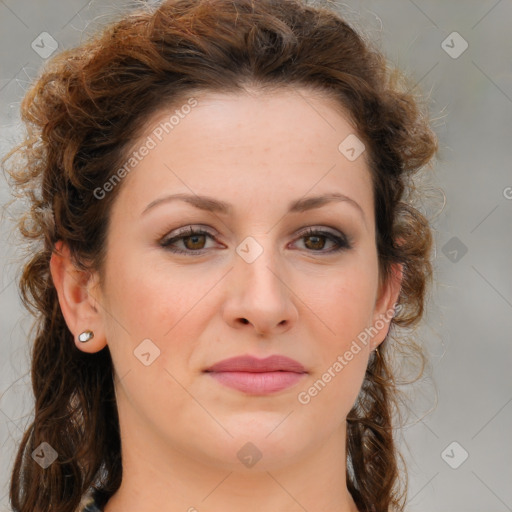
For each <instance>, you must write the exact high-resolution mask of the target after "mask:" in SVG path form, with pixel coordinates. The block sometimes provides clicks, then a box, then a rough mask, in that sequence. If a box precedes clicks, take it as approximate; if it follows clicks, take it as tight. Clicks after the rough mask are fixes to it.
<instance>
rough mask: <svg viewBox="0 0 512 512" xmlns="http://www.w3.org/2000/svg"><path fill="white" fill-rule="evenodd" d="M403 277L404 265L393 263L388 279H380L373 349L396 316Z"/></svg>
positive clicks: (383, 338)
mask: <svg viewBox="0 0 512 512" xmlns="http://www.w3.org/2000/svg"><path fill="white" fill-rule="evenodd" d="M402 279H403V265H402V264H399V263H394V264H392V265H391V272H390V276H389V278H388V279H387V280H386V281H382V280H381V281H380V283H379V292H378V294H377V301H376V303H375V309H374V313H373V322H372V326H373V332H374V333H375V335H374V336H372V345H371V349H372V350H373V349H375V348H377V347H378V346H379V345H380V344H381V343H382V342H383V341H384V340H385V339H386V336H387V334H388V332H389V327H390V324H391V319H392V318H393V316H394V311H395V305H396V302H397V301H398V297H399V295H400V289H401V286H402Z"/></svg>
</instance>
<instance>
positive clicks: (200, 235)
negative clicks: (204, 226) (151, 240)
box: [160, 227, 213, 255]
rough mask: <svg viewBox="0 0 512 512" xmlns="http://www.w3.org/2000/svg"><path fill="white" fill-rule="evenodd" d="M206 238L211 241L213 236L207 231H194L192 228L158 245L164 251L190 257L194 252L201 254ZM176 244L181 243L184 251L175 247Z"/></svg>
mask: <svg viewBox="0 0 512 512" xmlns="http://www.w3.org/2000/svg"><path fill="white" fill-rule="evenodd" d="M207 237H210V238H212V239H213V235H212V234H210V233H209V232H208V231H204V230H194V229H193V228H192V227H189V228H188V229H186V230H183V231H181V233H179V234H178V235H176V236H173V237H171V238H167V239H164V240H163V241H161V242H160V245H161V246H162V247H164V248H165V249H166V250H169V251H171V252H174V253H178V254H190V255H192V254H193V253H194V252H195V253H198V254H202V252H200V251H203V250H204V249H205V245H206V239H207ZM177 242H182V243H183V246H184V249H180V248H177V247H175V244H176V243H177Z"/></svg>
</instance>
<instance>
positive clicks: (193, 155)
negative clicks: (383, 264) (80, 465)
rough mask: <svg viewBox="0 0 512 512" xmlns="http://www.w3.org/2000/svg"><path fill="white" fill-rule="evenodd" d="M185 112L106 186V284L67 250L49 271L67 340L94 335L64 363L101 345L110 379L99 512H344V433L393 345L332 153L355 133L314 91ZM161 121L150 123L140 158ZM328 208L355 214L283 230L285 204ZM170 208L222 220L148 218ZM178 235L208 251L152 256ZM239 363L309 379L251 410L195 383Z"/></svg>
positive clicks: (373, 265) (211, 384)
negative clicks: (115, 430)
mask: <svg viewBox="0 0 512 512" xmlns="http://www.w3.org/2000/svg"><path fill="white" fill-rule="evenodd" d="M195 97H196V98H197V100H198V105H197V106H196V107H195V108H193V109H192V110H191V112H190V113H189V114H188V115H187V116H186V117H185V118H184V119H183V120H180V123H179V124H178V125H177V126H175V127H174V129H173V130H172V132H170V133H169V135H167V136H166V137H165V138H164V139H163V140H162V141H161V142H159V143H158V145H157V146H156V147H155V148H154V149H152V150H151V151H150V152H149V154H148V155H147V156H146V157H145V158H144V159H143V160H142V161H141V162H140V163H139V164H138V165H137V167H136V169H135V170H133V171H132V172H131V173H130V174H129V175H128V176H126V177H125V178H124V180H123V182H122V183H121V185H118V186H122V188H121V190H120V194H119V196H118V197H117V198H116V201H115V202H114V205H113V209H112V211H111V218H110V226H109V232H108V243H107V259H106V265H105V280H104V282H103V283H102V284H100V280H99V276H98V274H97V273H96V272H93V273H92V274H90V275H87V274H84V273H82V272H80V271H79V270H77V269H76V268H75V267H74V266H73V265H72V263H71V261H70V259H69V252H68V250H67V247H66V246H65V245H63V244H60V243H59V244H58V245H57V249H58V250H57V251H56V252H55V253H54V255H53V256H52V260H51V272H52V276H53V279H54V282H55V286H56V288H57V291H58V296H59V301H60V305H61V309H62V312H63V314H64V317H65V319H66V322H67V325H68V326H69V329H70V331H71V332H72V333H73V334H74V336H75V340H76V339H77V337H78V335H79V333H81V332H82V331H84V330H86V329H90V330H92V331H94V338H93V339H92V340H91V341H89V342H88V343H79V342H78V341H75V343H76V346H77V347H78V348H79V349H80V350H83V351H84V352H96V351H99V350H101V349H103V348H104V347H105V345H107V344H108V349H109V350H110V352H111V354H112V358H113V361H114V366H115V385H116V395H117V403H118V409H119V416H120V427H121V438H122V457H123V482H122V485H121V487H120V489H119V490H118V492H117V493H116V494H115V495H114V496H113V497H112V498H111V499H110V501H109V502H108V504H107V505H106V508H105V511H106V512H121V511H123V512H135V511H139V510H144V511H145V512H157V511H158V512H161V511H164V510H165V511H168V512H177V511H181V512H182V511H189V512H193V511H195V510H197V511H209V512H220V511H222V512H231V511H233V512H234V511H240V510H245V511H248V512H260V511H261V510H275V511H283V512H285V511H286V512H299V511H301V512H303V510H304V509H306V510H308V511H310V512H314V511H327V510H329V511H340V512H355V511H357V508H356V506H355V504H354V502H353V500H352V497H351V495H350V493H349V492H348V490H347V488H346V485H345V479H346V466H345V458H346V454H345V437H346V416H347V414H348V412H349V411H350V409H351V408H352V406H353V404H354V402H355V400H356V398H357V395H358V393H359V390H360V388H361V384H362V382H363V377H364V372H365V369H366V366H367V364H368V358H369V356H370V353H371V350H373V349H374V348H376V347H377V346H378V345H379V343H381V342H382V341H383V340H384V338H385V336H386V334H387V332H388V329H389V317H386V316H385V315H386V312H389V310H390V309H391V308H393V305H394V304H395V303H396V301H397V299H398V294H399V291H400V281H401V269H400V268H399V267H397V268H396V272H395V274H394V276H395V277H394V278H393V279H390V280H389V281H388V282H386V283H381V282H380V280H379V270H378V258H377V251H376V245H375V222H374V218H373V200H374V199H373V193H372V186H371V177H370V173H369V169H368V165H367V161H366V154H365V153H363V154H362V155H361V156H360V157H359V158H357V159H356V160H354V161H349V160H348V159H347V158H346V157H345V156H344V155H343V154H342V153H341V152H340V151H339V150H338V146H339V144H340V142H341V141H343V140H344V139H345V138H346V137H347V136H348V135H349V134H353V133H355V130H354V128H353V127H352V126H351V125H350V123H349V122H348V121H347V119H346V117H345V116H343V115H342V113H341V112H340V110H339V108H338V107H337V105H336V104H335V103H334V102H333V100H332V99H329V98H325V97H321V96H319V95H318V94H315V93H313V92H312V91H308V90H305V89H299V90H288V89H281V90H277V91H274V92H271V93H269V92H268V91H267V92H265V93H262V92H257V91H255V90H252V91H250V92H248V93H243V94H232V93H231V94H221V93H211V92H209V93H203V94H201V95H196V96H195ZM173 112H174V108H173V109H170V108H166V109H162V110H161V111H160V112H158V113H157V114H156V115H155V116H153V117H152V118H151V119H150V120H149V122H148V127H150V128H149V130H147V131H146V133H145V135H144V136H142V137H141V138H140V141H139V142H140V144H139V146H140V145H141V144H142V143H143V142H144V141H145V140H146V138H147V135H148V134H151V130H152V129H154V127H156V126H158V124H159V123H160V122H161V121H162V120H165V119H168V118H169V115H170V114H172V113H173ZM135 147H137V144H136V145H135ZM331 192H339V193H341V194H344V195H346V196H348V197H350V198H351V199H352V200H353V201H355V202H357V203H358V205H359V206H360V209H361V211H359V208H357V207H356V206H354V205H353V204H352V203H351V202H349V201H341V202H331V203H328V204H327V205H324V206H323V207H321V208H317V209H312V210H309V211H304V212H302V213H287V208H288V204H289V203H290V202H291V201H293V200H296V199H301V198H304V197H305V196H307V197H311V196H316V195H321V194H323V193H331ZM174 193H189V194H193V195H194V194H197V195H208V196H210V197H213V198H216V199H219V200H222V201H226V202H229V203H231V204H232V212H231V213H229V214H227V215H225V214H221V213H211V212H207V211H202V210H199V209H196V208H194V207H193V206H192V205H190V204H187V203H185V202H182V201H173V202H164V203H161V204H159V205H157V206H154V207H153V208H150V209H149V210H148V211H147V212H146V213H145V214H142V212H143V211H144V209H145V208H146V206H147V205H148V204H149V203H151V202H152V201H154V200H155V199H157V198H160V197H163V196H166V195H169V194H174ZM189 225H194V226H196V227H204V228H207V229H208V230H209V231H210V232H211V233H213V235H214V237H213V238H211V237H209V236H206V237H203V236H200V237H199V238H198V239H194V240H191V239H188V241H187V240H186V239H185V240H183V239H182V240H181V241H177V242H175V243H174V247H178V248H180V249H182V250H188V251H189V254H191V255H180V254H174V253H172V252H170V251H169V249H165V248H163V247H161V245H159V241H160V240H161V239H162V238H163V237H164V236H165V235H167V234H169V233H176V231H177V229H178V228H181V227H187V226H189ZM198 225H200V226H198ZM308 227H314V228H318V229H324V230H328V231H330V232H333V233H334V234H338V235H340V234H343V233H344V234H346V235H347V236H349V237H350V240H351V241H352V247H351V248H350V249H345V250H341V251H339V252H330V250H331V249H332V248H335V247H336V246H337V245H336V242H333V241H330V240H329V238H327V237H322V236H321V237H320V239H317V238H315V237H314V236H313V237H311V236H310V237H304V236H300V235H301V231H302V230H303V229H304V228H308ZM249 236H250V237H253V238H254V239H255V240H256V241H257V243H258V244H259V246H260V247H261V249H262V251H263V252H262V253H261V254H260V255H259V256H258V257H257V258H256V259H255V261H253V262H251V263H248V262H247V261H246V260H244V259H243V258H242V257H240V256H239V254H238V253H237V252H236V248H237V247H238V246H239V245H240V244H242V242H243V241H244V240H245V238H246V237H249ZM242 246H243V244H242ZM250 250H254V247H253V248H252V249H250ZM193 251H196V252H198V251H199V252H202V253H203V254H202V255H199V256H198V255H194V254H192V253H193ZM378 319H383V321H382V322H380V323H379V325H381V326H382V327H381V328H380V329H377V332H376V334H375V336H373V337H372V338H371V340H370V341H369V342H368V343H367V344H366V345H361V350H360V351H359V352H358V353H357V355H355V356H354V357H353V359H352V360H351V361H350V362H349V363H348V364H347V365H346V366H345V367H344V368H343V370H342V371H341V372H339V373H337V374H336V376H335V377H334V378H332V379H331V381H330V382H329V383H328V384H327V385H326V386H325V387H324V388H323V389H322V390H321V392H319V393H318V394H317V396H315V397H313V398H311V401H310V402H309V403H307V404H302V403H300V402H299V400H298V398H297V397H298V394H299V393H300V392H301V391H304V390H308V388H310V387H311V386H312V385H313V383H314V382H315V381H317V380H318V379H320V378H321V377H322V374H324V373H325V372H326V370H327V369H328V368H329V367H332V365H333V363H334V362H335V361H336V360H337V358H338V356H340V355H343V354H344V353H345V352H346V351H347V350H348V349H349V347H350V346H351V343H352V342H353V340H355V339H356V338H357V336H358V334H360V333H361V332H362V331H364V329H365V328H369V327H370V326H374V325H376V322H377V320H378ZM144 339H150V340H152V343H154V345H155V346H157V347H158V349H159V350H160V355H159V357H157V358H156V359H155V360H154V361H153V362H152V363H151V364H150V365H148V366H146V365H144V364H142V363H141V361H140V360H139V359H138V358H137V357H135V356H134V350H136V348H137V347H138V346H139V345H140V343H141V342H142V340H144ZM150 350H151V351H153V352H152V353H153V354H154V353H155V352H154V349H150ZM242 354H252V355H254V356H256V357H267V356H269V355H272V354H284V355H286V356H289V357H291V358H293V359H296V360H297V361H299V362H301V363H302V364H303V365H304V366H305V367H306V369H307V371H308V374H307V375H306V376H305V377H304V378H303V380H302V381H301V382H300V383H298V384H297V385H294V386H293V387H291V388H288V389H285V390H282V391H280V392H277V393H274V394H270V395H266V396H263V395H261V396H251V395H247V394H245V393H243V392H241V391H237V390H234V389H231V388H228V387H225V386H223V385H221V384H220V383H218V382H217V381H215V380H214V379H212V378H211V376H209V375H207V374H205V373H203V370H204V369H205V368H207V367H208V366H210V365H212V364H213V363H215V362H217V361H220V360H223V359H225V358H228V357H232V356H235V355H242ZM247 442H251V443H253V445H254V446H255V447H256V448H257V450H258V451H259V453H260V454H261V455H262V458H261V459H260V460H259V461H258V462H257V463H256V464H255V465H253V466H252V467H247V466H245V465H244V464H242V463H241V461H240V460H239V459H238V457H237V452H238V451H239V450H240V449H241V448H242V447H243V446H244V445H245V444H246V443H247Z"/></svg>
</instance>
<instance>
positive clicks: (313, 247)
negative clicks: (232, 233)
mask: <svg viewBox="0 0 512 512" xmlns="http://www.w3.org/2000/svg"><path fill="white" fill-rule="evenodd" d="M207 238H211V239H212V240H214V239H215V237H214V235H213V234H212V233H210V232H209V231H207V230H205V229H202V228H200V229H194V228H193V227H192V226H188V227H186V228H184V229H182V230H180V231H178V233H177V234H176V235H175V236H172V237H168V238H164V239H163V240H162V241H160V245H161V246H162V247H164V248H165V249H166V250H168V251H170V252H173V253H175V254H185V255H187V256H193V255H200V254H203V253H204V252H205V251H206V249H207V247H205V245H206V241H207ZM298 240H304V241H305V242H304V246H305V247H306V250H309V251H311V252H317V253H321V254H324V253H335V252H339V251H342V250H347V249H351V248H352V245H351V243H350V241H349V239H348V238H347V237H346V236H345V235H343V234H342V235H341V236H340V235H338V234H336V233H333V232H330V231H325V230H321V229H314V228H308V229H307V230H306V231H303V232H302V233H300V236H299V238H298ZM329 242H330V243H331V244H334V247H333V248H331V249H330V250H324V249H325V246H326V244H328V243H329ZM178 243H181V244H183V247H184V248H179V247H176V244H178Z"/></svg>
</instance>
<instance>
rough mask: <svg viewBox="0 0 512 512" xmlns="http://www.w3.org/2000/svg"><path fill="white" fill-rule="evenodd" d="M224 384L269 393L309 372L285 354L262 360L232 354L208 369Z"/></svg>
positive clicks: (248, 391)
mask: <svg viewBox="0 0 512 512" xmlns="http://www.w3.org/2000/svg"><path fill="white" fill-rule="evenodd" d="M204 372H205V373H208V374H209V375H210V376H211V377H213V378H214V379H215V380H217V381H218V382H219V383H220V384H223V385H225V386H228V387H231V388H234V389H237V390H239V391H242V392H244V393H247V394H252V395H260V394H263V395H265V394H269V393H275V392H277V391H281V390H283V389H286V388H289V387H291V386H293V385H295V384H296V383H297V382H299V381H300V380H301V379H302V378H303V377H304V376H305V375H306V374H307V371H306V369H305V368H304V366H303V365H302V364H300V363H299V362H298V361H295V360H294V359H290V358H289V357H286V356H283V355H273V356H270V357H267V358H265V359H258V358H257V357H253V356H250V355H244V356H238V357H232V358H230V359H225V360H223V361H219V362H218V363H215V364H214V365H213V366H211V367H209V368H207V369H206V370H204Z"/></svg>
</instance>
